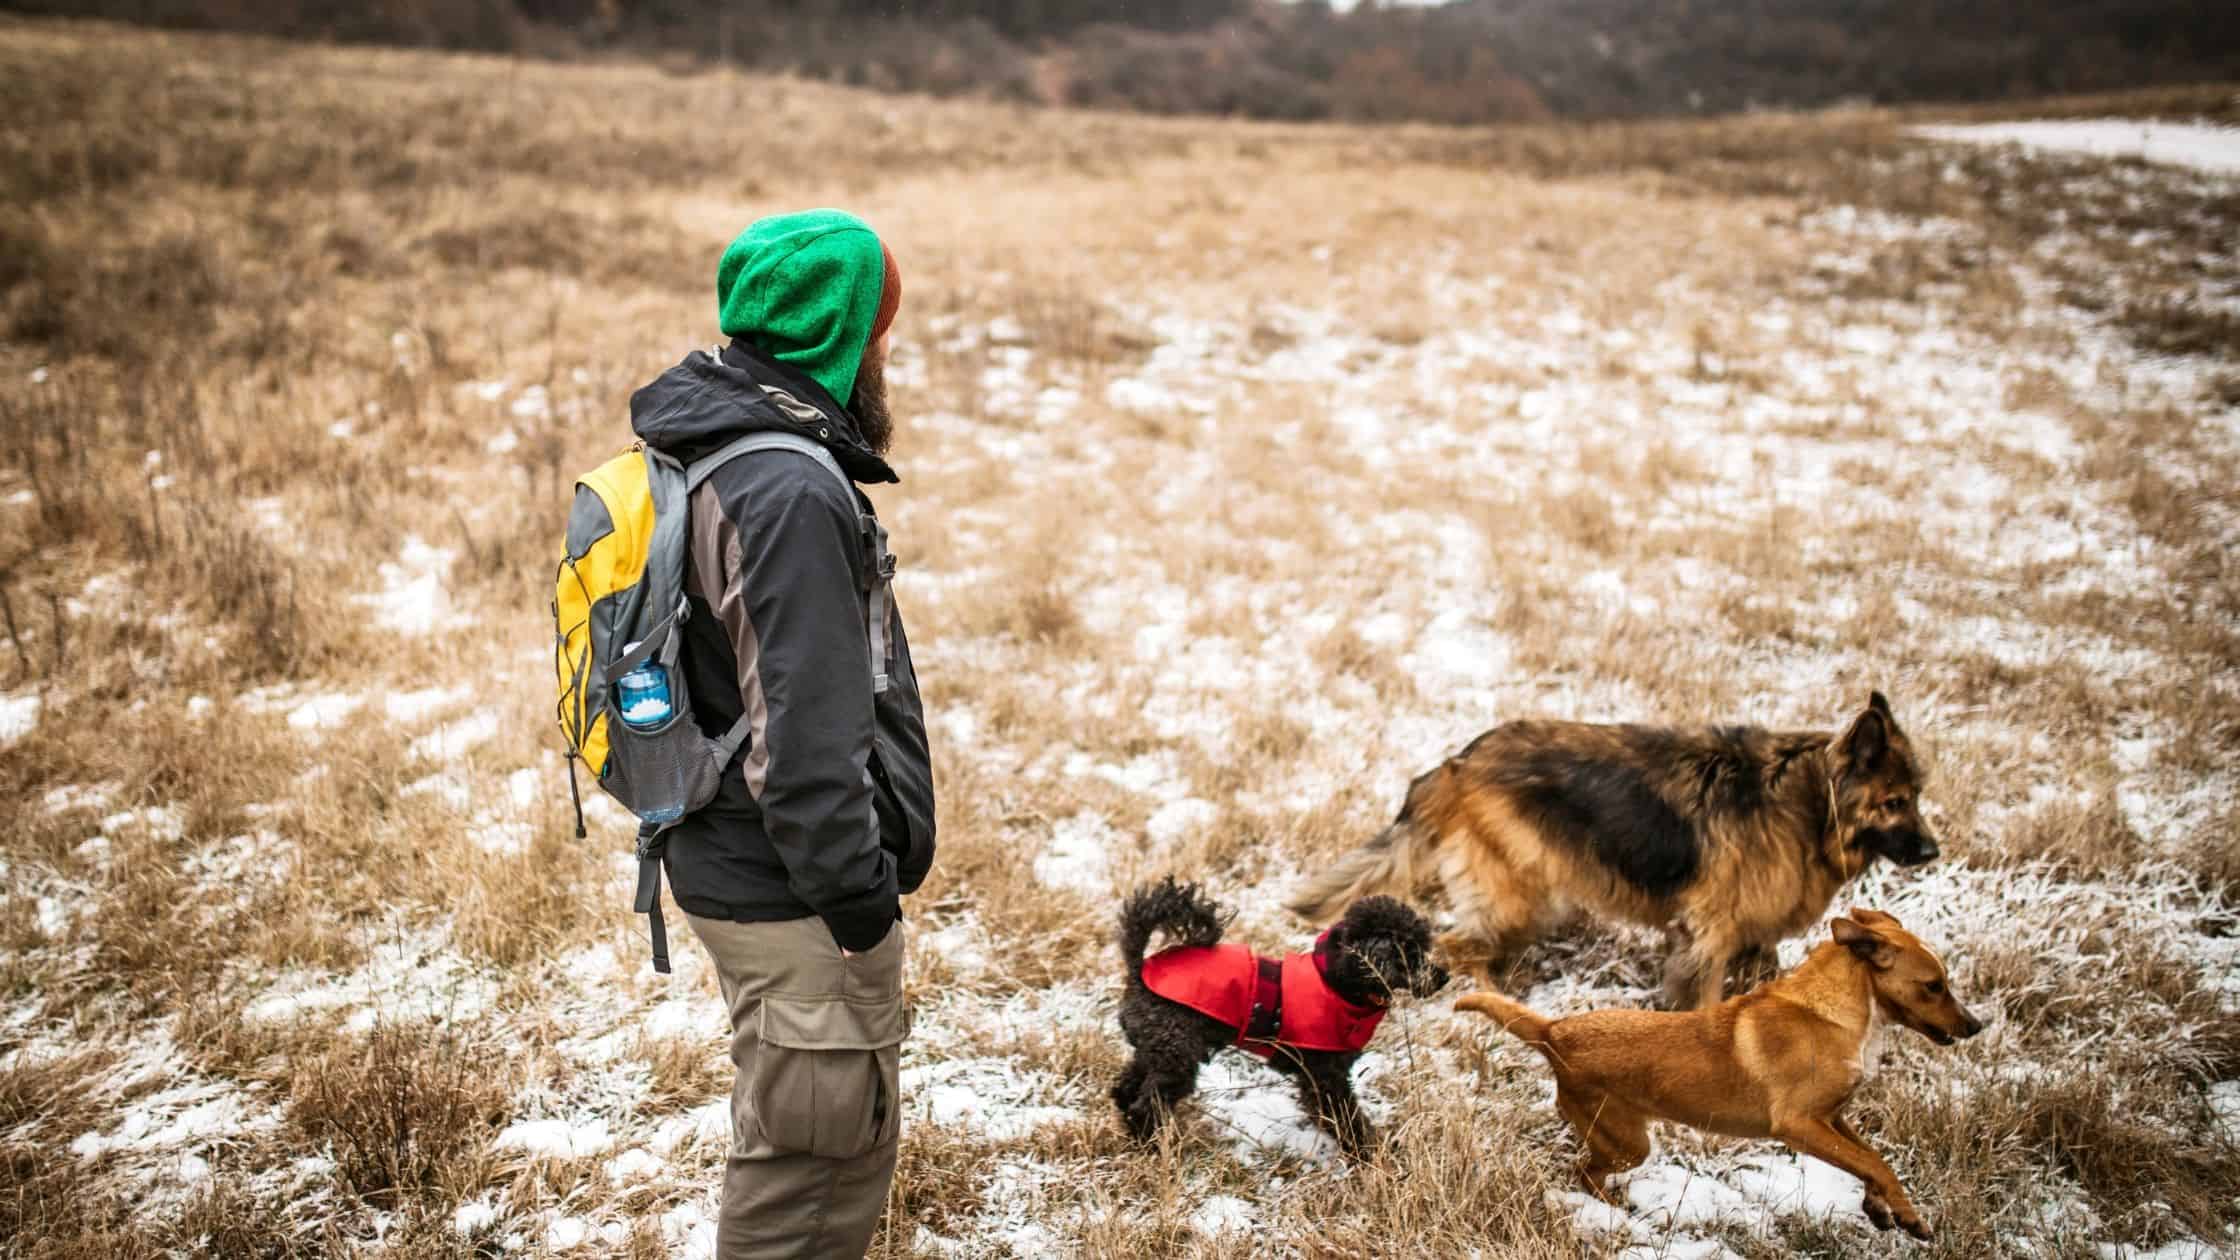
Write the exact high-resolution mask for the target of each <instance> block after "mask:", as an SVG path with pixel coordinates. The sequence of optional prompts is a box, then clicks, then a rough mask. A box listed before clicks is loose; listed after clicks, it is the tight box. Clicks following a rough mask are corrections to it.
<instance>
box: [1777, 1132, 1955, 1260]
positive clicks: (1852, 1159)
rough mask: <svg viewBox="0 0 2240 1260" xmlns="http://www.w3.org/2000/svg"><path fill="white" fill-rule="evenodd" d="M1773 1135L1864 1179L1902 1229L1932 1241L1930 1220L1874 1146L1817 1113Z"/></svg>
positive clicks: (1870, 1216) (1869, 1192) (1870, 1212)
mask: <svg viewBox="0 0 2240 1260" xmlns="http://www.w3.org/2000/svg"><path fill="white" fill-rule="evenodd" d="M1773 1135H1774V1136H1775V1137H1777V1138H1780V1139H1781V1140H1782V1141H1784V1142H1787V1143H1788V1144H1789V1145H1791V1146H1793V1147H1795V1148H1796V1149H1798V1150H1800V1151H1803V1152H1804V1153H1805V1154H1807V1155H1810V1156H1812V1157H1813V1158H1815V1159H1823V1160H1826V1161H1827V1162H1829V1163H1831V1164H1834V1165H1835V1166H1836V1167H1838V1168H1841V1169H1842V1170H1844V1171H1845V1172H1847V1173H1850V1174H1851V1175H1852V1176H1854V1177H1857V1178H1858V1179H1859V1180H1861V1181H1863V1182H1865V1183H1866V1184H1867V1197H1868V1198H1869V1199H1879V1200H1881V1201H1882V1203H1883V1204H1884V1206H1885V1207H1887V1208H1888V1209H1889V1212H1890V1215H1891V1216H1892V1217H1893V1218H1895V1219H1896V1220H1897V1222H1898V1225H1899V1226H1900V1227H1901V1228H1903V1229H1904V1230H1905V1231H1906V1232H1907V1233H1909V1234H1911V1235H1913V1236H1914V1237H1915V1238H1918V1239H1920V1240H1921V1241H1923V1242H1927V1241H1929V1239H1930V1237H1931V1234H1930V1232H1929V1223H1928V1222H1927V1221H1925V1220H1922V1219H1921V1213H1920V1212H1918V1211H1916V1210H1915V1209H1914V1206H1913V1200H1912V1199H1910V1198H1908V1197H1906V1188H1905V1187H1904V1186H1903V1185H1900V1184H1899V1183H1898V1174H1896V1173H1894V1172H1892V1171H1890V1165H1888V1164H1886V1163H1884V1162H1883V1160H1882V1156H1880V1155H1877V1154H1875V1152H1874V1148H1873V1147H1871V1146H1868V1145H1867V1144H1866V1143H1864V1142H1862V1141H1859V1140H1858V1139H1857V1138H1855V1137H1851V1136H1848V1135H1846V1134H1844V1133H1842V1132H1839V1131H1838V1130H1837V1128H1836V1127H1835V1125H1833V1124H1831V1123H1830V1122H1828V1121H1826V1120H1822V1119H1820V1118H1819V1117H1817V1116H1793V1117H1790V1118H1789V1119H1787V1120H1786V1121H1784V1122H1783V1123H1780V1124H1777V1125H1776V1126H1775V1127H1774V1130H1773ZM1861 1206H1864V1203H1863V1202H1862V1205H1861ZM1867 1217H1868V1219H1870V1220H1871V1219H1873V1217H1874V1211H1873V1210H1872V1209H1871V1208H1870V1209H1867Z"/></svg>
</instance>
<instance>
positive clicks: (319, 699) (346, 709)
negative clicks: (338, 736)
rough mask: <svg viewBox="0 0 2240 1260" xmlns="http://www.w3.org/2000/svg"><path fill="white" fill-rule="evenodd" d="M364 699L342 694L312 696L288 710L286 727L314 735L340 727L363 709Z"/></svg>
mask: <svg viewBox="0 0 2240 1260" xmlns="http://www.w3.org/2000/svg"><path fill="white" fill-rule="evenodd" d="M365 702H366V698H365V697H364V696H354V695H349V694H346V693H342V692H334V693H330V694H327V695H321V696H313V697H311V698H310V699H308V700H305V701H304V702H303V703H301V704H299V705H297V706H296V707H294V708H293V709H290V710H288V725H289V726H292V727H294V728H295V729H297V730H299V731H306V732H312V733H316V732H319V731H324V730H327V729H330V728H332V727H336V726H340V725H342V724H343V722H345V721H347V720H348V719H349V717H350V715H351V714H353V713H356V712H357V711H358V710H359V709H360V708H362V707H364V705H365Z"/></svg>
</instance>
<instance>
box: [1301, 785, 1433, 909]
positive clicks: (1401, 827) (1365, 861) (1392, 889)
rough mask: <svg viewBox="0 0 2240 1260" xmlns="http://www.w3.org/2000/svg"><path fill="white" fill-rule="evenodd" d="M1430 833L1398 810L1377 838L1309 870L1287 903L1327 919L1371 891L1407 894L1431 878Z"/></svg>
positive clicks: (1405, 896)
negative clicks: (1316, 871) (1318, 869)
mask: <svg viewBox="0 0 2240 1260" xmlns="http://www.w3.org/2000/svg"><path fill="white" fill-rule="evenodd" d="M1432 848H1433V840H1432V837H1430V836H1428V835H1426V834H1424V831H1423V829H1422V828H1421V827H1418V826H1416V824H1415V822H1414V821H1413V820H1412V819H1410V818H1409V817H1408V811H1407V810H1405V809H1403V810H1402V811H1400V817H1399V819H1398V820H1396V821H1395V822H1394V823H1393V824H1392V825H1391V826H1389V827H1387V828H1385V829H1384V830H1383V831H1380V832H1378V833H1377V838H1376V839H1374V840H1371V841H1370V842H1369V843H1367V844H1365V845H1362V846H1361V847H1360V848H1358V849H1355V850H1354V851H1353V852H1351V853H1348V854H1346V855H1345V856H1344V857H1342V858H1339V859H1338V860H1337V861H1336V862H1334V863H1332V864H1331V866H1330V867H1329V869H1327V870H1325V871H1322V872H1321V873H1319V874H1316V875H1312V876H1309V877H1308V878H1307V881H1306V883H1305V884H1304V885H1302V886H1301V887H1300V889H1299V891H1298V892H1296V893H1294V894H1292V897H1291V900H1290V902H1289V903H1288V904H1289V906H1290V908H1291V912H1292V913H1293V914H1296V915H1299V916H1300V917H1301V918H1304V919H1306V920H1307V921H1308V922H1310V923H1328V922H1329V921H1330V920H1332V919H1335V918H1337V917H1338V916H1339V915H1341V914H1343V913H1345V909H1346V907H1347V906H1350V905H1352V904H1353V903H1354V902H1356V901H1358V900H1360V899H1361V898H1363V897H1366V896H1369V895H1370V894H1372V893H1388V894H1390V895H1392V896H1395V897H1399V898H1402V899H1406V898H1409V897H1413V896H1415V894H1416V892H1417V891H1418V890H1420V889H1421V888H1422V887H1423V886H1424V885H1425V884H1427V883H1429V882H1430V876H1431V874H1432V867H1431V864H1430V858H1431V851H1432Z"/></svg>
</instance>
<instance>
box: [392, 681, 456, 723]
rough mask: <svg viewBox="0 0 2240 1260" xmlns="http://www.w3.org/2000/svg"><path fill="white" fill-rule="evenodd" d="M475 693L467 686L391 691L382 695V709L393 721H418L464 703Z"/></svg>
mask: <svg viewBox="0 0 2240 1260" xmlns="http://www.w3.org/2000/svg"><path fill="white" fill-rule="evenodd" d="M473 694H474V693H473V692H471V691H469V690H467V689H466V688H465V687H422V688H421V689H419V690H418V691H397V692H391V693H390V694H388V695H386V696H384V697H382V699H381V711H382V712H383V713H385V714H387V715H388V717H389V720H390V721H392V722H418V721H420V720H421V719H422V718H425V717H428V716H430V715H432V714H435V713H440V712H442V711H443V710H445V709H448V708H451V707H452V706H454V705H457V704H460V703H463V702H464V701H466V700H467V699H468V698H469V697H470V696H472V695H473Z"/></svg>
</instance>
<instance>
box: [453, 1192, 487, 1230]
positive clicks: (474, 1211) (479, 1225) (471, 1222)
mask: <svg viewBox="0 0 2240 1260" xmlns="http://www.w3.org/2000/svg"><path fill="white" fill-rule="evenodd" d="M497 1222H498V1205H497V1203H496V1202H495V1201H494V1197H493V1196H491V1195H484V1196H482V1197H481V1198H479V1199H469V1200H468V1201H467V1202H465V1203H462V1204H460V1205H459V1207H458V1210H456V1211H454V1212H453V1213H452V1214H451V1228H452V1229H453V1230H454V1231H456V1232H458V1233H460V1234H464V1235H468V1236H472V1235H474V1234H477V1233H480V1232H481V1231H483V1230H486V1229H488V1228H490V1227H491V1226H492V1225H495V1224H497Z"/></svg>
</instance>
